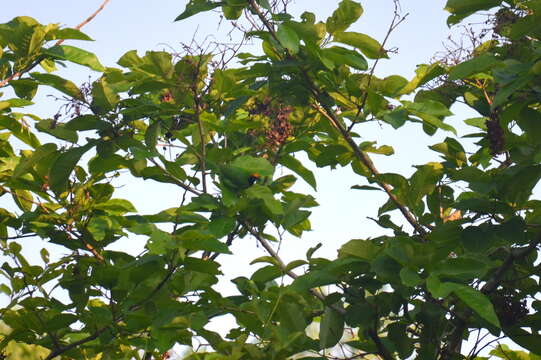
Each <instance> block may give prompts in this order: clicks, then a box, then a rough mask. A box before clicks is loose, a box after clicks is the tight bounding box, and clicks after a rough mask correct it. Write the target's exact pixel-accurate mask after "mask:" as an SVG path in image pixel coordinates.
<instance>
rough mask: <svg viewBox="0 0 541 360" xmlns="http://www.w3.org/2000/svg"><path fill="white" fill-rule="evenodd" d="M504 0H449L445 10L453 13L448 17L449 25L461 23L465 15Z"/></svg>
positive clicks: (498, 3) (488, 7) (489, 7)
mask: <svg viewBox="0 0 541 360" xmlns="http://www.w3.org/2000/svg"><path fill="white" fill-rule="evenodd" d="M501 2H502V0H448V1H447V4H446V5H445V10H447V11H449V12H450V13H452V14H453V15H451V16H449V18H448V19H447V24H448V25H454V24H457V23H459V22H460V21H461V20H462V19H464V18H465V17H467V16H469V15H471V14H473V13H474V12H476V11H479V10H488V9H491V8H493V7H495V6H498V5H500V4H501Z"/></svg>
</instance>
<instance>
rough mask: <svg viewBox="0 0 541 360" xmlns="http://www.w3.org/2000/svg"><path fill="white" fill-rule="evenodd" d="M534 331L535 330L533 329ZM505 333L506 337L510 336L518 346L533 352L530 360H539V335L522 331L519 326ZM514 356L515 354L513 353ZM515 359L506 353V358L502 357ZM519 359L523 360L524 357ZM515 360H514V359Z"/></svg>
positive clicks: (540, 350)
mask: <svg viewBox="0 0 541 360" xmlns="http://www.w3.org/2000/svg"><path fill="white" fill-rule="evenodd" d="M532 330H534V329H532ZM504 333H505V335H506V336H508V337H509V338H510V339H511V340H513V341H514V342H515V343H516V344H517V345H520V346H522V347H523V348H524V349H526V350H528V351H531V352H532V354H530V355H529V360H539V356H536V357H534V356H535V355H534V354H536V355H540V354H541V343H540V342H539V333H538V332H537V331H535V330H534V333H533V334H532V333H530V332H528V331H526V330H524V329H521V328H520V327H518V326H514V327H512V328H509V329H504ZM511 355H513V353H511ZM509 358H511V359H513V358H512V357H510V356H509V353H508V352H507V351H506V352H505V357H502V359H509ZM517 359H520V360H522V359H523V357H520V358H519V357H517ZM513 360H514V359H513Z"/></svg>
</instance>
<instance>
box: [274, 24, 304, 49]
mask: <svg viewBox="0 0 541 360" xmlns="http://www.w3.org/2000/svg"><path fill="white" fill-rule="evenodd" d="M276 36H277V37H278V40H279V41H280V44H282V46H283V47H285V48H286V49H287V50H289V52H290V53H291V54H293V55H294V54H296V53H298V52H299V44H300V40H299V36H298V35H297V33H296V32H295V30H293V29H292V28H291V27H289V26H288V25H287V24H286V23H283V24H280V25H279V26H278V31H277V32H276Z"/></svg>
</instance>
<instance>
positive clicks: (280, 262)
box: [242, 223, 346, 315]
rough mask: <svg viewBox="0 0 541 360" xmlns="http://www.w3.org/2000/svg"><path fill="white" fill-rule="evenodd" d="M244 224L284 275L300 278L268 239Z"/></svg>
mask: <svg viewBox="0 0 541 360" xmlns="http://www.w3.org/2000/svg"><path fill="white" fill-rule="evenodd" d="M242 224H243V225H244V226H245V227H246V229H248V231H249V232H250V234H252V236H253V237H255V238H256V239H257V241H258V242H259V243H260V244H261V246H263V248H264V249H265V250H266V251H267V253H268V254H269V255H270V256H271V257H272V258H274V260H276V262H277V263H278V267H280V269H281V270H282V272H283V273H284V274H286V275H288V276H289V277H290V278H292V279H293V280H295V279H297V278H298V277H299V275H297V274H296V273H294V272H293V271H291V270H287V266H286V264H285V263H284V261H283V260H282V258H281V257H280V255H278V253H277V252H276V251H275V250H274V249H273V247H272V246H271V244H270V243H269V242H268V241H267V240H266V239H264V238H263V237H261V235H260V234H259V233H258V232H257V231H255V230H254V229H253V228H252V227H251V226H249V225H248V224H246V223H242ZM309 291H310V293H311V294H312V295H313V296H314V297H316V298H318V299H319V300H321V301H322V302H325V300H326V297H325V295H323V294H322V293H320V292H319V291H317V290H315V289H310V290H309ZM330 307H331V308H332V309H333V310H335V311H337V312H338V313H339V314H341V315H345V314H346V310H345V309H343V308H341V307H338V306H334V305H331V306H330Z"/></svg>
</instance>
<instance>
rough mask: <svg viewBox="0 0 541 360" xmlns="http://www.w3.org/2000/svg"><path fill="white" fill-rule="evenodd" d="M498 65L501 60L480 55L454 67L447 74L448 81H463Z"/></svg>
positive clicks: (491, 56)
mask: <svg viewBox="0 0 541 360" xmlns="http://www.w3.org/2000/svg"><path fill="white" fill-rule="evenodd" d="M500 63H501V60H500V59H498V58H497V57H495V56H493V55H489V54H482V55H479V56H476V57H474V58H473V59H470V60H467V61H464V62H462V63H460V64H458V65H456V66H455V67H454V68H453V69H451V72H450V73H449V80H458V79H464V78H467V77H469V76H472V75H475V74H479V73H482V72H485V71H487V70H490V69H492V68H493V67H494V66H496V65H498V64H500Z"/></svg>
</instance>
